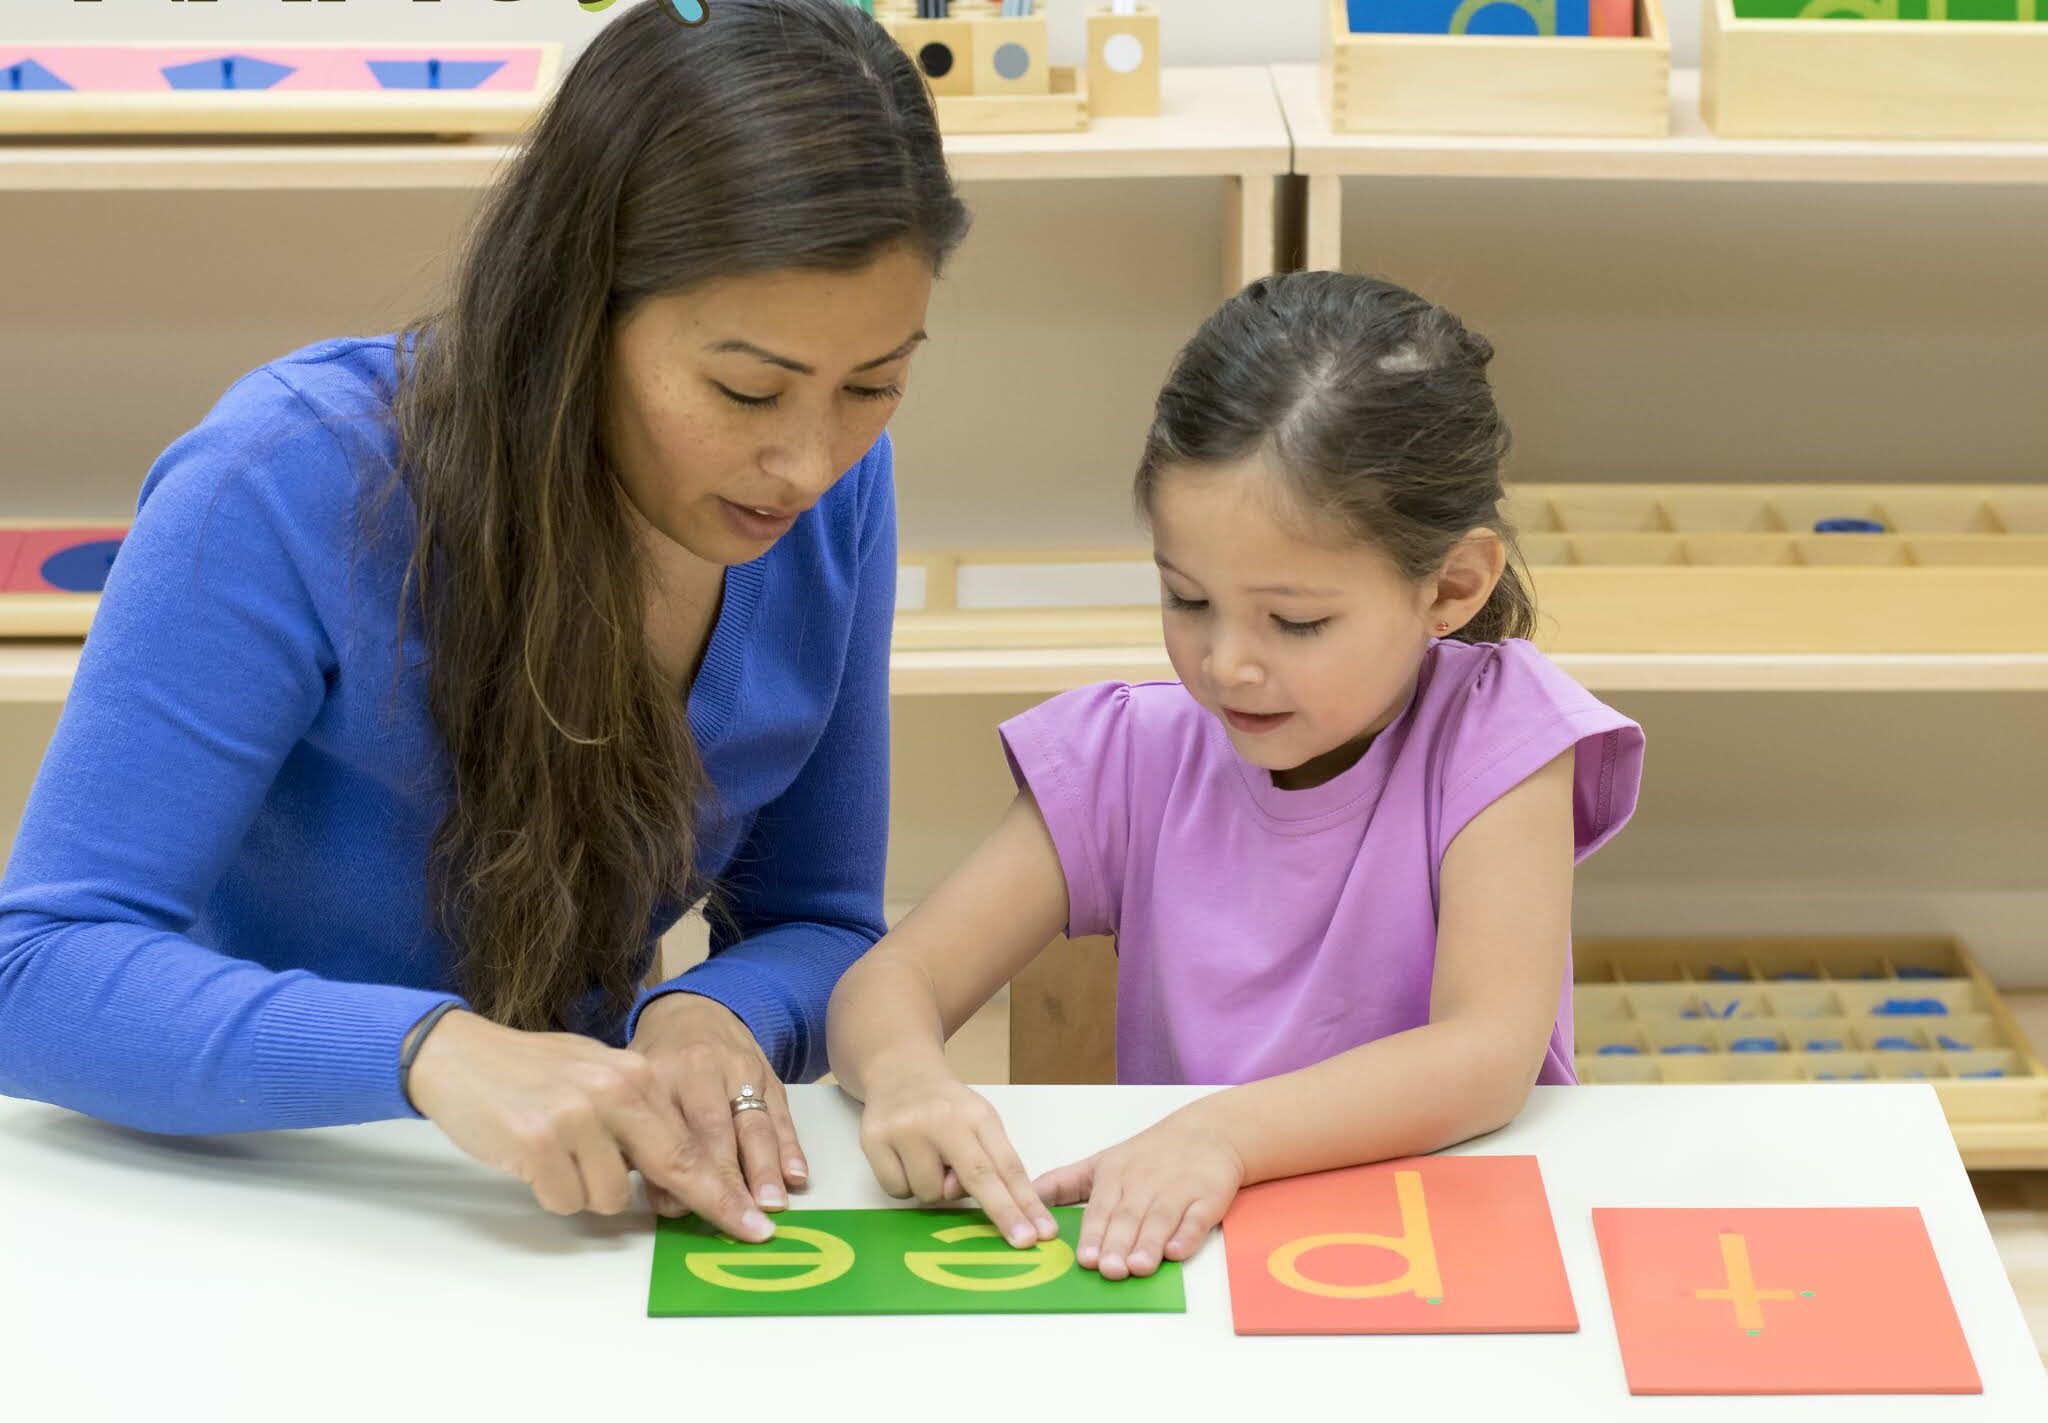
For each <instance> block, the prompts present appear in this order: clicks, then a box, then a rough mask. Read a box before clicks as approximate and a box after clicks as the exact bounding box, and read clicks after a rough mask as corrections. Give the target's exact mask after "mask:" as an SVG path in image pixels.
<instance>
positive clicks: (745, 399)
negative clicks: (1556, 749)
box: [711, 381, 903, 410]
mask: <svg viewBox="0 0 2048 1423" xmlns="http://www.w3.org/2000/svg"><path fill="white" fill-rule="evenodd" d="M711 384H712V385H713V386H714V387H716V388H717V391H718V393H719V394H720V395H722V396H724V397H725V398H726V399H727V400H730V401H731V402H732V403H733V404H735V405H740V406H744V407H746V408H747V409H749V410H764V409H766V408H768V407H769V406H772V405H773V404H775V402H776V401H778V400H780V399H781V398H782V397H781V396H779V395H742V394H740V393H739V392H738V391H736V390H734V389H733V388H732V387H731V386H728V385H725V384H723V383H722V382H719V381H713V382H711ZM846 393H847V394H848V395H850V396H852V397H853V398H854V399H855V400H895V399H896V398H897V397H899V396H901V395H902V394H903V387H902V386H901V385H897V384H890V385H849V386H847V387H846Z"/></svg>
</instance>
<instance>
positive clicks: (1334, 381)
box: [1137, 272, 1536, 642]
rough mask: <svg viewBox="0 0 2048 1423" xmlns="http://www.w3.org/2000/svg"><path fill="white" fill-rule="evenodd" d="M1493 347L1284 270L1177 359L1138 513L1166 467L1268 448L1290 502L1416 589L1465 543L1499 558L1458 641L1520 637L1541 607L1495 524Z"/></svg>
mask: <svg viewBox="0 0 2048 1423" xmlns="http://www.w3.org/2000/svg"><path fill="white" fill-rule="evenodd" d="M1492 359H1493V347H1492V346H1491V345H1489V344H1488V343H1487V340H1486V338H1485V337H1483V336H1481V335H1479V334H1478V333H1477V332H1474V331H1469V330H1467V329H1466V328H1465V325H1464V323H1463V322H1461V321H1459V320H1458V318H1457V317H1455V316H1453V315H1452V314H1451V313H1450V312H1448V311H1446V310H1444V309H1443V308H1442V307H1440V306H1432V305H1431V304H1430V303H1429V302H1427V301H1425V300H1424V299H1423V298H1421V297H1419V296H1417V295H1416V294H1415V293H1414V292H1411V291H1409V290H1407V289H1406V288H1405V287H1400V286H1396V285H1395V284H1394V283H1392V282H1389V281H1383V280H1381V279H1379V278H1377V277H1361V276H1351V275H1348V274H1346V273H1342V272H1290V273H1286V274H1283V275H1281V276H1276V277H1267V278H1264V279H1262V280H1260V281H1256V282H1253V283H1252V284H1251V285H1250V286H1249V287H1247V288H1245V289H1244V290H1243V291H1242V292H1240V293H1238V294H1237V295H1236V296H1234V297H1232V298H1231V299H1230V300H1229V301H1227V302H1225V303H1224V304H1223V306H1222V308H1221V309H1220V310H1218V311H1217V312H1216V313H1215V315H1213V316H1211V317H1210V318H1209V319H1208V320H1207V321H1205V322H1203V323H1202V328H1201V329H1200V330H1199V331H1197V332H1196V333H1195V335H1194V338H1193V339H1192V340H1190V341H1189V342H1188V343H1187V345H1186V346H1185V347H1184V348H1183V349H1182V350H1181V353H1180V356H1179V357H1178V358H1177V359H1176V360H1175V362H1174V365H1173V370H1172V372H1171V373H1170V374H1169V375H1168V376H1167V380H1166V388H1165V389H1164V390H1162V391H1160V393H1159V404H1158V409H1157V412H1156V414H1155V416H1154V419H1153V422H1152V430H1151V433H1150V434H1149V435H1148V436H1147V437H1146V440H1145V452H1144V455H1143V457H1142V458H1141V460H1140V461H1139V465H1138V481H1137V495H1138V503H1139V507H1140V508H1141V509H1142V510H1144V511H1146V512H1147V513H1149V512H1150V510H1151V507H1152V496H1153V493H1154V491H1155V490H1156V488H1157V487H1158V483H1159V481H1160V479H1161V478H1163V477H1164V475H1165V472H1166V470H1167V469H1168V468H1169V467H1171V466H1173V465H1195V466H1201V465H1220V464H1230V463H1235V462H1236V461H1238V460H1242V459H1245V458H1248V457H1250V456H1251V455H1253V454H1255V453H1257V452H1258V451H1259V450H1261V449H1262V448H1267V449H1270V450H1271V452H1272V454H1273V456H1274V463H1275V464H1276V465H1277V466H1278V467H1279V468H1280V469H1282V470H1284V471H1285V472H1286V477H1287V479H1288V480H1289V482H1290V484H1291V486H1292V487H1291V488H1290V489H1289V490H1288V491H1287V492H1288V494H1289V495H1291V496H1292V497H1291V499H1290V501H1289V502H1290V504H1291V505H1292V507H1294V508H1296V509H1298V510H1300V511H1301V512H1302V513H1303V514H1305V515H1306V516H1307V517H1308V518H1309V519H1310V520H1312V521H1314V522H1316V523H1318V524H1320V523H1321V522H1322V521H1324V520H1333V521H1337V522H1338V523H1340V524H1341V526H1342V527H1343V528H1344V529H1346V530H1347V531H1348V532H1349V533H1350V534H1351V535H1352V536H1354V537H1356V538H1358V539H1361V540H1363V541H1365V542H1366V543H1369V544H1371V545H1372V546H1374V547H1375V548H1377V549H1379V550H1380V551H1382V552H1383V553H1385V554H1386V555H1387V556H1388V557H1389V558H1390V559H1392V560H1393V562H1394V564H1395V566H1396V567H1398V568H1399V569H1400V570H1401V571H1402V573H1403V574H1405V575H1406V576H1407V577H1409V578H1412V579H1418V580H1419V579H1423V578H1427V577H1429V576H1430V575H1431V574H1433V573H1435V572H1436V571H1437V569H1439V568H1440V567H1442V566H1443V561H1444V556H1445V555H1446V554H1447V553H1449V552H1450V549H1451V546H1452V545H1453V544H1455V543H1456V542H1457V541H1458V540H1459V539H1460V538H1462V537H1463V536H1464V535H1465V534H1467V533H1469V532H1471V531H1472V530H1474V529H1480V528H1486V529H1492V530H1493V531H1494V532H1495V533H1497V534H1499V535H1500V537H1501V539H1502V541H1503V542H1504V543H1505V544H1506V545H1507V548H1508V553H1509V561H1508V567H1507V569H1506V571H1505V572H1504V573H1503V574H1502V575H1501V580H1500V583H1499V585H1498V586H1497V587H1495V589H1494V591H1493V596H1492V597H1491V598H1489V599H1488V600H1487V602H1486V606H1485V607H1483V608H1482V609H1481V610H1480V611H1479V613H1478V615H1477V616H1476V617H1474V618H1473V620H1472V621H1471V622H1470V623H1469V624H1467V625H1466V626H1465V627H1464V628H1462V629H1460V630H1459V631H1458V633H1457V634H1455V635H1456V636H1457V637H1459V638H1462V639H1464V640H1465V641H1467V642H1497V641H1499V640H1501V639H1502V638H1509V637H1527V636H1529V635H1530V633H1531V632H1532V631H1534V629H1535V623H1536V609H1535V604H1534V603H1533V602H1532V601H1531V599H1530V596H1529V592H1528V584H1527V582H1526V581H1525V580H1524V579H1523V577H1522V576H1521V575H1520V573H1519V572H1518V571H1517V569H1516V567H1515V564H1516V563H1517V562H1518V561H1519V558H1520V554H1519V552H1518V551H1517V550H1516V547H1515V534H1514V529H1513V528H1512V527H1511V526H1510V525H1509V523H1508V522H1507V520H1506V518H1505V517H1504V516H1503V515H1502V513H1501V508H1500V506H1501V501H1502V500H1503V498H1504V497H1505V495H1506V491H1505V490H1504V489H1503V487H1502V485H1501V477H1500V465H1501V459H1502V457H1503V456H1505V455H1506V453H1507V448H1508V429H1507V425H1506V424H1505V423H1504V422H1503V421H1502V419H1501V416H1500V411H1499V409H1498V408H1497V407H1496V406H1495V405H1494V402H1493V390H1492V388H1491V387H1490V386H1489V385H1488V384H1487V381H1486V366H1487V363H1488V362H1489V361H1491V360H1492Z"/></svg>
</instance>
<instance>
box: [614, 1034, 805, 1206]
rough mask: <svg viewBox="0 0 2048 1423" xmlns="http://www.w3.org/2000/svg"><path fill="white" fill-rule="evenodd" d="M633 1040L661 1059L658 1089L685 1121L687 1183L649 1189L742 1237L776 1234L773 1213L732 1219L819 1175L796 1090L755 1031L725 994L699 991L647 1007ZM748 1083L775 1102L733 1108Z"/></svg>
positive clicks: (639, 1050)
mask: <svg viewBox="0 0 2048 1423" xmlns="http://www.w3.org/2000/svg"><path fill="white" fill-rule="evenodd" d="M628 1047H629V1049H630V1050H631V1051H632V1052H634V1053H636V1054H638V1055H639V1056H640V1057H642V1058H643V1059H644V1060H645V1061H646V1062H647V1063H648V1064H649V1065H650V1066H651V1067H652V1068H653V1069H654V1078H655V1090H656V1094H657V1095H658V1096H659V1097H660V1098H661V1099H662V1100H663V1101H664V1102H666V1103H667V1104H668V1106H669V1108H670V1110H671V1111H673V1112H674V1113H676V1114H677V1116H679V1117H680V1119H681V1121H682V1124H683V1130H684V1140H683V1144H682V1154H681V1158H680V1159H681V1161H682V1162H683V1163H684V1164H685V1168H686V1174H685V1178H684V1186H683V1189H680V1190H678V1189H677V1188H676V1187H675V1186H673V1185H671V1184H670V1183H669V1182H667V1181H656V1182H653V1183H652V1184H651V1185H650V1188H649V1190H648V1192H647V1195H648V1199H649V1200H650V1201H651V1202H652V1203H653V1205H654V1208H655V1210H657V1211H659V1212H660V1213H661V1214H663V1215H683V1214H685V1213H686V1212H689V1211H696V1212H697V1213H699V1214H700V1215H702V1216H704V1217H705V1218H706V1219H708V1220H709V1221H711V1223H712V1224H714V1225H716V1226H718V1227H719V1228H720V1229H721V1230H725V1231H726V1232H727V1233H728V1234H735V1236H736V1238H737V1239H741V1240H762V1239H765V1238H767V1236H768V1234H769V1231H768V1229H767V1228H766V1227H767V1222H766V1221H761V1223H760V1226H759V1227H758V1228H755V1229H750V1230H749V1231H748V1232H747V1233H744V1234H738V1233H735V1232H733V1231H732V1230H731V1227H729V1226H727V1225H726V1224H725V1222H726V1220H727V1219H728V1218H729V1217H730V1216H732V1214H733V1213H734V1212H735V1211H737V1212H740V1213H741V1214H744V1213H745V1212H746V1211H748V1210H749V1209H751V1208H752V1207H753V1206H756V1205H758V1206H759V1207H760V1208H761V1209H762V1210H769V1211H779V1210H781V1209H783V1207H785V1206H787V1205H788V1204H789V1192H790V1191H791V1190H792V1189H799V1188H801V1187H802V1186H803V1185H804V1184H805V1183H806V1182H807V1181H808V1180H809V1179H810V1171H811V1168H810V1166H809V1164H808V1163H807V1162H806V1161H805V1160H804V1153H803V1147H802V1145H801V1144H800V1143H799V1142H798V1141H797V1136H796V1124H795V1122H793V1121H792V1120H791V1119H790V1115H789V1095H788V1094H787V1093H786V1092H784V1091H783V1089H782V1083H781V1081H780V1080H779V1079H778V1078H777V1077H776V1075H775V1070H774V1069H773V1068H771V1067H769V1065H768V1059H767V1058H766V1057H764V1056H763V1055H762V1053H761V1045H760V1044H759V1043H757V1042H756V1041H754V1035H753V1033H752V1032H750V1031H748V1029H747V1025H746V1024H745V1023H742V1022H741V1021H740V1020H739V1018H738V1017H737V1016H736V1015H735V1014H734V1013H733V1011H732V1010H731V1009H730V1008H727V1007H726V1006H725V1005H724V1004H722V1003H718V1002H716V1001H714V1000H712V999H710V998H706V997H704V996H702V995H701V994H696V993H665V994H663V995H662V996H661V997H659V998H657V999H655V1000H654V1001H653V1002H652V1003H650V1004H648V1005H647V1006H646V1007H645V1008H643V1009H641V1010H640V1021H639V1022H638V1023H637V1024H636V1025H635V1026H634V1030H633V1041H632V1042H631V1043H630V1044H628ZM744 1087H751V1088H753V1089H754V1095H755V1096H756V1097H758V1098H760V1099H761V1100H762V1101H763V1102H765V1103H767V1107H766V1109H765V1110H757V1109H754V1108H749V1109H747V1110H746V1111H743V1112H735V1111H734V1110H733V1109H732V1103H733V1099H734V1098H735V1097H738V1096H739V1095H740V1089H742V1088H744ZM635 1164H636V1165H637V1164H639V1163H637V1162H636V1163H635ZM642 1174H643V1175H645V1174H646V1170H645V1168H644V1167H643V1168H642ZM749 1197H751V1199H749ZM756 1218H757V1219H758V1212H756Z"/></svg>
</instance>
